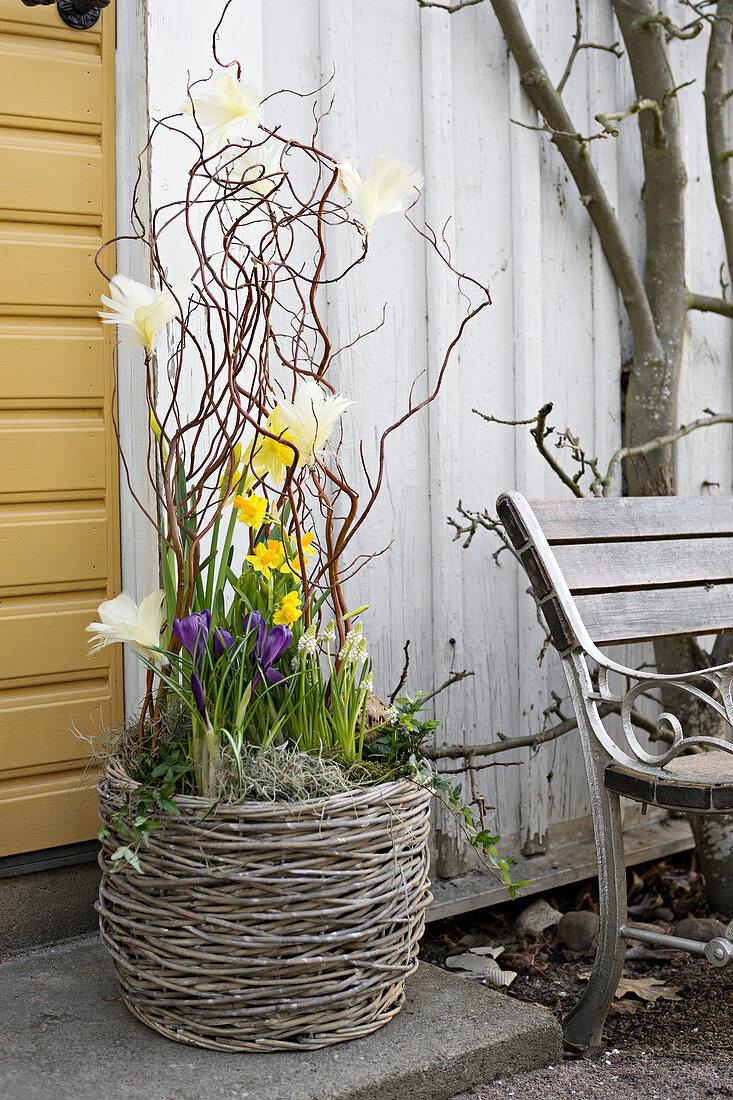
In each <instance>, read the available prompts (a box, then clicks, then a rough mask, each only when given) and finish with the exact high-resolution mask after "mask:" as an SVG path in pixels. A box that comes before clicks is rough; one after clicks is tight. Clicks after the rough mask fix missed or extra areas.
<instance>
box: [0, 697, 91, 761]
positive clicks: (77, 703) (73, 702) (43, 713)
mask: <svg viewBox="0 0 733 1100" xmlns="http://www.w3.org/2000/svg"><path fill="white" fill-rule="evenodd" d="M111 720H112V700H111V699H110V696H109V694H108V693H107V691H106V687H105V681H104V680H94V681H92V682H91V683H89V684H88V685H86V684H82V685H81V686H79V685H75V684H74V683H64V684H63V685H62V686H60V687H58V688H56V689H55V690H53V691H39V690H38V689H37V688H27V689H26V690H25V691H24V692H22V691H13V692H8V693H4V694H3V693H0V754H1V755H2V760H3V767H4V769H5V772H6V774H8V773H13V772H14V773H16V774H17V773H18V772H19V771H21V770H22V771H28V770H32V771H39V770H43V769H44V768H48V767H50V766H54V767H56V766H58V765H63V764H66V765H71V764H72V763H78V762H79V761H82V760H83V759H84V758H85V757H86V756H88V754H89V747H88V745H86V744H85V743H84V741H83V740H82V739H81V737H80V736H79V734H78V733H77V731H83V732H84V734H85V736H88V737H92V738H93V739H94V740H95V742H96V743H99V742H100V741H101V739H102V729H103V727H104V726H106V725H108V724H109V723H110V722H111Z"/></svg>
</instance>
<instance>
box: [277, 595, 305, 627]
mask: <svg viewBox="0 0 733 1100" xmlns="http://www.w3.org/2000/svg"><path fill="white" fill-rule="evenodd" d="M302 614H303V608H302V607H301V606H300V596H299V595H298V593H297V592H288V594H287V596H283V598H282V599H281V600H280V606H279V607H278V609H277V611H276V612H275V614H274V615H273V617H272V621H273V624H274V625H275V626H292V625H293V623H297V621H298V619H299V618H300V616H301V615H302Z"/></svg>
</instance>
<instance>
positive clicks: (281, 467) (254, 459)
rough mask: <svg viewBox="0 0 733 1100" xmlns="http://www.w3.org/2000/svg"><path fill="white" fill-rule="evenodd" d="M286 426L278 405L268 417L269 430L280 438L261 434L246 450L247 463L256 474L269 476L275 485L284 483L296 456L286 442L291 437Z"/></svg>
mask: <svg viewBox="0 0 733 1100" xmlns="http://www.w3.org/2000/svg"><path fill="white" fill-rule="evenodd" d="M285 428H286V425H285V424H284V423H283V421H282V419H281V416H280V408H279V406H278V407H277V408H275V409H273V410H272V412H271V413H270V415H269V417H268V419H267V430H268V431H269V432H272V434H273V435H276V436H278V437H279V438H278V439H270V437H269V436H266V435H259V436H258V437H257V444H256V445H255V442H254V440H253V441H252V443H250V445H249V447H248V448H247V452H246V458H247V464H248V466H251V468H252V470H254V473H255V476H256V477H258V478H259V477H269V478H270V481H271V482H272V483H273V485H280V484H282V482H283V481H284V480H285V474H286V472H287V468H288V466H291V465H292V462H293V458H294V457H295V451H294V450H293V448H292V447H289V446H288V444H287V443H286V442H284V440H286V439H290V438H291V437H290V435H289V433H288V432H286V430H285ZM281 440H282V441H281Z"/></svg>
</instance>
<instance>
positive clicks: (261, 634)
mask: <svg viewBox="0 0 733 1100" xmlns="http://www.w3.org/2000/svg"><path fill="white" fill-rule="evenodd" d="M255 630H256V631H257V642H256V645H257V646H261V645H262V643H263V641H264V639H265V634H266V633H267V631H266V629H265V620H264V619H263V618H262V616H261V615H260V613H259V611H250V612H249V613H248V614H247V615H244V616H243V617H242V631H243V633H244V636H245V638H249V636H250V634H251V633H252V632H253V631H255Z"/></svg>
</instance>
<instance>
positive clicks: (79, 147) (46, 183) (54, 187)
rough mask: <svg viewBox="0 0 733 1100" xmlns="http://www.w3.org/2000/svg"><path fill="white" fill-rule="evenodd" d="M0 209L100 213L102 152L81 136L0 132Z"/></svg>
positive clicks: (86, 214)
mask: <svg viewBox="0 0 733 1100" xmlns="http://www.w3.org/2000/svg"><path fill="white" fill-rule="evenodd" d="M0 161H1V162H2V164H3V174H2V177H1V178H0V207H2V208H3V209H4V210H6V211H8V212H11V211H15V212H24V211H25V212H28V211H30V212H37V211H45V212H47V213H54V214H71V215H77V216H79V215H83V216H85V217H86V216H89V215H95V214H96V215H97V216H99V215H100V214H101V212H102V210H101V207H102V150H101V148H100V145H99V141H98V140H97V139H96V138H93V137H83V136H81V135H79V136H76V137H74V138H70V137H66V136H64V135H62V134H54V133H50V134H43V135H41V134H38V133H35V134H34V133H33V132H30V133H27V132H25V131H22V130H5V131H4V133H0Z"/></svg>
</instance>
